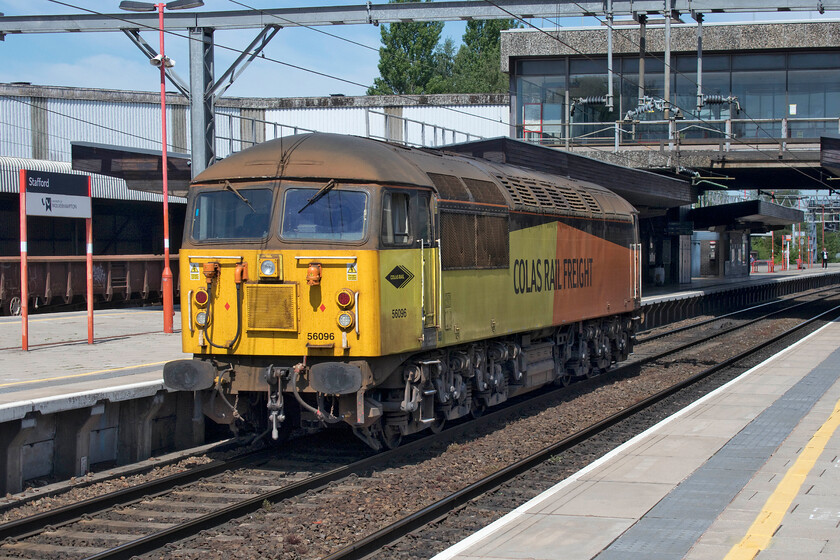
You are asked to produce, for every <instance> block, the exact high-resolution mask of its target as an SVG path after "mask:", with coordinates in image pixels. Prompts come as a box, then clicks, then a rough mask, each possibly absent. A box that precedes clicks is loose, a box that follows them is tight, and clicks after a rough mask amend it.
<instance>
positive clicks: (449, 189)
mask: <svg viewBox="0 0 840 560" xmlns="http://www.w3.org/2000/svg"><path fill="white" fill-rule="evenodd" d="M428 175H429V178H430V179H431V180H432V183H434V185H435V188H436V189H437V190H438V192H439V193H440V197H441V198H443V199H445V200H469V199H470V195H469V193H468V192H467V188H466V187H465V186H464V183H462V182H461V179H459V178H458V177H455V176H454V175H443V174H441V173H429V174H428Z"/></svg>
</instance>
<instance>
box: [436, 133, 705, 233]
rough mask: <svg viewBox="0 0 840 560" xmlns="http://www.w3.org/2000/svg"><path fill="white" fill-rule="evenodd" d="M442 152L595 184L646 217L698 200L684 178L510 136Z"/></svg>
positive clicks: (446, 149)
mask: <svg viewBox="0 0 840 560" xmlns="http://www.w3.org/2000/svg"><path fill="white" fill-rule="evenodd" d="M439 149H440V150H441V151H446V152H455V153H459V154H469V155H471V156H473V157H478V158H483V159H486V160H489V161H493V162H497V163H507V164H510V165H518V166H520V167H527V168H529V169H534V170H537V171H543V172H546V173H555V174H557V175H563V176H566V177H571V178H572V179H578V180H581V181H589V182H591V183H596V184H598V185H601V186H603V187H606V188H608V189H610V190H611V191H613V192H614V193H616V194H617V195H619V196H621V197H622V198H624V199H625V200H627V201H628V202H629V203H630V204H632V205H633V206H635V207H636V209H637V210H638V211H639V213H640V214H641V216H642V217H643V218H648V217H653V216H658V215H664V214H665V211H666V210H667V209H668V208H673V207H675V206H684V205H686V204H691V203H693V202H695V201H696V200H697V197H696V191H695V189H693V188H692V187H691V185H690V184H689V182H688V181H685V180H682V179H677V178H673V177H665V176H662V175H658V174H656V173H651V172H649V171H642V170H641V169H633V168H630V167H624V166H621V165H615V164H612V163H606V162H603V161H599V160H597V159H593V158H590V157H586V156H581V155H578V154H575V153H572V152H566V151H563V150H559V149H557V148H547V147H545V146H540V145H538V144H532V143H529V142H523V141H522V140H514V139H511V138H507V137H499V138H491V139H487V140H478V141H475V142H465V143H462V144H453V145H450V146H445V147H442V148H439Z"/></svg>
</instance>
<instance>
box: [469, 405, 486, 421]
mask: <svg viewBox="0 0 840 560" xmlns="http://www.w3.org/2000/svg"><path fill="white" fill-rule="evenodd" d="M485 410H487V405H486V404H484V403H478V402H476V401H473V403H472V406H471V407H470V416H472V417H473V418H481V417H482V416H484V411H485Z"/></svg>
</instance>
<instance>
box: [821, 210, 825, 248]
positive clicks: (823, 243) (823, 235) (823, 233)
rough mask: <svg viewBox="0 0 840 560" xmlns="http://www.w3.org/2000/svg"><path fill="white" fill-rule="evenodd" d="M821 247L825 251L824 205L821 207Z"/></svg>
mask: <svg viewBox="0 0 840 560" xmlns="http://www.w3.org/2000/svg"><path fill="white" fill-rule="evenodd" d="M822 246H823V249H825V205H823V206H822Z"/></svg>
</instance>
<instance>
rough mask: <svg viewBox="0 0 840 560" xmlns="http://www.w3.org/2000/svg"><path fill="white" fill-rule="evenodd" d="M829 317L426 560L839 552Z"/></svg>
mask: <svg viewBox="0 0 840 560" xmlns="http://www.w3.org/2000/svg"><path fill="white" fill-rule="evenodd" d="M838 426H840V323H838V322H834V323H830V324H828V325H827V326H825V327H823V328H822V329H821V330H819V331H817V332H815V333H813V334H812V335H810V336H809V337H808V338H806V339H804V340H802V341H800V342H799V343H797V344H795V345H792V346H791V347H789V348H787V349H786V350H784V351H782V352H780V353H779V354H777V355H775V356H773V357H771V358H770V359H768V360H766V361H765V362H764V363H762V364H760V365H759V366H756V367H755V368H753V369H751V370H749V371H747V372H745V373H744V374H742V375H741V376H739V377H738V378H737V379H735V380H733V381H731V382H730V383H728V384H727V385H725V386H723V387H721V388H720V389H718V390H716V391H715V392H713V393H711V394H709V395H708V396H706V397H704V398H703V399H701V400H700V401H698V402H696V403H695V404H693V405H691V406H689V407H687V408H685V409H683V410H682V411H680V412H678V413H677V414H674V415H673V416H671V417H669V418H667V419H665V420H663V421H662V422H660V423H659V424H657V425H656V426H654V427H652V428H650V429H649V430H647V431H646V432H644V433H643V434H640V435H639V436H637V437H635V438H633V439H631V440H630V441H628V442H626V443H625V444H623V445H622V446H620V447H619V448H617V449H615V450H614V451H612V452H610V453H608V454H607V455H605V456H604V457H602V458H601V459H599V460H598V461H596V462H594V463H592V464H591V465H589V466H588V467H586V468H584V469H583V470H581V471H579V472H577V473H576V474H574V475H573V476H571V477H569V478H568V479H566V480H563V481H561V482H559V483H558V484H557V485H555V486H554V487H552V488H551V489H549V490H548V491H546V492H544V493H543V494H541V495H539V496H537V497H536V498H534V499H532V500H530V501H529V502H527V503H525V504H523V505H522V506H521V507H519V508H518V509H516V510H514V511H513V512H511V513H510V514H508V515H507V516H505V517H503V518H501V519H499V520H497V521H496V522H494V523H492V524H490V525H488V526H487V527H485V528H484V529H482V530H480V531H478V532H477V533H475V534H474V535H472V536H470V537H469V538H467V539H465V540H464V541H462V542H460V543H458V544H456V545H454V546H452V547H450V548H449V549H447V550H445V551H443V552H441V553H440V554H438V555H437V556H435V557H434V558H433V560H491V559H492V560H522V559H531V560H548V559H558V558H563V559H564V560H573V559H590V558H597V559H598V560H618V559H621V560H626V559H628V558H632V559H634V560H666V559H667V560H673V559H680V558H687V559H693V560H706V559H721V558H726V559H730V560H742V559H743V560H746V559H752V558H756V559H758V560H774V559H779V560H781V559H786V560H790V559H806V558H807V559H814V558H840V529H838V525H839V524H840V506H839V505H838V504H840V433H837V428H838Z"/></svg>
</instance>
